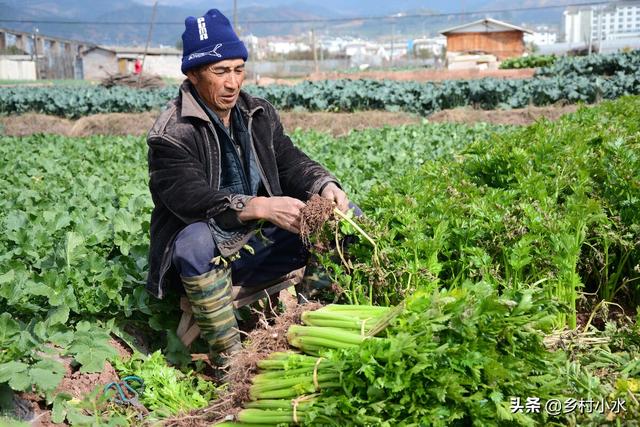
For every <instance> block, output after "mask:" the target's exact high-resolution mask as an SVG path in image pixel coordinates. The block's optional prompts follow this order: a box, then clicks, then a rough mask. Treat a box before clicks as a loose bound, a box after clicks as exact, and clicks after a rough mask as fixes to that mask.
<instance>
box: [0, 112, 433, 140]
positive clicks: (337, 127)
mask: <svg viewBox="0 0 640 427" xmlns="http://www.w3.org/2000/svg"><path fill="white" fill-rule="evenodd" d="M157 116H158V113H157V112H146V113H110V114H94V115H91V116H86V117H82V118H80V119H78V120H69V119H65V118H61V117H56V116H48V115H45V114H34V113H28V114H23V115H17V116H0V135H7V136H27V135H32V134H36V133H48V134H57V135H64V136H78V137H86V136H91V135H137V136H143V135H146V134H147V132H148V131H149V129H150V128H151V126H152V125H153V122H154V121H155V119H156V118H157ZM280 117H281V119H282V124H283V126H284V128H285V129H286V130H287V131H289V132H290V131H293V130H295V129H302V130H316V131H319V132H328V133H330V134H332V135H334V136H340V135H346V134H348V133H349V132H350V131H351V130H354V129H366V128H372V127H375V128H377V127H383V126H398V125H406V124H415V123H420V122H421V121H422V119H421V118H420V117H418V116H415V115H412V114H408V113H397V112H389V111H360V112H354V113H327V112H317V113H316V112H314V113H308V112H288V111H283V112H282V113H281V116H280Z"/></svg>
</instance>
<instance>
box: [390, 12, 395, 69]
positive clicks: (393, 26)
mask: <svg viewBox="0 0 640 427" xmlns="http://www.w3.org/2000/svg"><path fill="white" fill-rule="evenodd" d="M395 38H396V21H395V19H394V20H393V21H391V66H392V67H393V48H394V47H395V46H394V43H393V41H394V39H395Z"/></svg>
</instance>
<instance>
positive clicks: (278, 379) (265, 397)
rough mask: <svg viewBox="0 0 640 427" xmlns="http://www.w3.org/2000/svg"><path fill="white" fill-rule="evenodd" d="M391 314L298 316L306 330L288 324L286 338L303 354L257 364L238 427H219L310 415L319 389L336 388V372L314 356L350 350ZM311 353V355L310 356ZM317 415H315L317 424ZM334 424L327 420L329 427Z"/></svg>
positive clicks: (345, 310)
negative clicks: (329, 351)
mask: <svg viewBox="0 0 640 427" xmlns="http://www.w3.org/2000/svg"><path fill="white" fill-rule="evenodd" d="M392 315H395V314H394V311H393V310H392V309H391V308H389V307H373V306H348V305H335V304H332V305H328V306H326V307H323V308H321V309H319V310H317V311H308V312H305V313H303V314H302V320H303V322H304V323H305V325H307V326H301V325H292V326H291V327H290V328H289V331H288V334H287V339H288V341H289V343H290V344H291V346H293V347H297V348H299V349H300V350H301V351H303V352H304V353H306V354H298V353H292V352H276V353H272V354H271V355H270V356H269V357H268V358H267V359H264V360H261V361H259V362H258V368H259V369H260V370H261V372H260V373H259V374H258V375H256V376H255V377H254V378H253V384H252V386H251V388H250V389H249V395H250V397H251V399H252V401H251V402H249V403H247V404H246V405H245V409H244V410H242V411H241V412H240V413H239V414H238V416H237V420H238V423H223V424H219V425H222V426H227V425H229V426H230V425H234V426H260V425H265V426H266V425H271V426H273V425H281V424H286V425H288V424H300V423H303V420H304V419H305V418H307V417H308V416H309V415H310V413H311V412H312V407H313V402H314V401H315V398H314V396H315V395H316V394H317V393H320V392H322V391H324V390H330V389H338V388H339V387H340V386H341V384H340V375H341V372H340V370H339V369H338V367H337V366H336V363H335V362H334V361H332V360H330V359H327V358H324V357H319V356H320V355H321V354H324V353H325V352H326V351H327V350H340V349H347V348H354V347H357V346H359V345H361V344H362V343H363V342H364V341H368V340H381V338H376V337H373V336H371V335H370V332H371V331H373V330H374V329H375V330H378V329H380V328H381V325H386V324H388V319H389V318H390V316H392ZM310 355H313V356H315V357H313V356H310ZM321 418H322V417H321V416H320V417H318V415H317V414H315V415H314V419H315V420H316V422H317V421H319V419H321ZM334 421H335V420H331V419H327V420H325V423H327V424H331V423H332V422H334Z"/></svg>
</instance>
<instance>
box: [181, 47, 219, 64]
mask: <svg viewBox="0 0 640 427" xmlns="http://www.w3.org/2000/svg"><path fill="white" fill-rule="evenodd" d="M221 47H222V43H218V44H217V45H216V47H214V48H213V49H211V50H210V51H209V52H196V53H192V54H191V55H189V57H188V58H187V61H191V60H192V59H195V58H202V57H203V56H216V57H218V58H222V55H220V54H219V53H218V52H217V50H218V49H220V48H221Z"/></svg>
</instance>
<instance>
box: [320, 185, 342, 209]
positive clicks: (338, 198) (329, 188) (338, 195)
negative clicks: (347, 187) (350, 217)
mask: <svg viewBox="0 0 640 427" xmlns="http://www.w3.org/2000/svg"><path fill="white" fill-rule="evenodd" d="M320 196H322V197H324V198H325V199H329V200H331V201H332V202H334V203H335V204H336V205H337V206H338V209H340V210H341V211H342V212H346V211H347V210H348V209H349V199H348V198H347V194H346V193H345V192H344V191H342V190H341V189H340V187H338V186H337V185H336V184H334V183H333V182H330V183H329V184H327V185H326V186H325V187H324V189H323V190H322V192H321V193H320Z"/></svg>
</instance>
